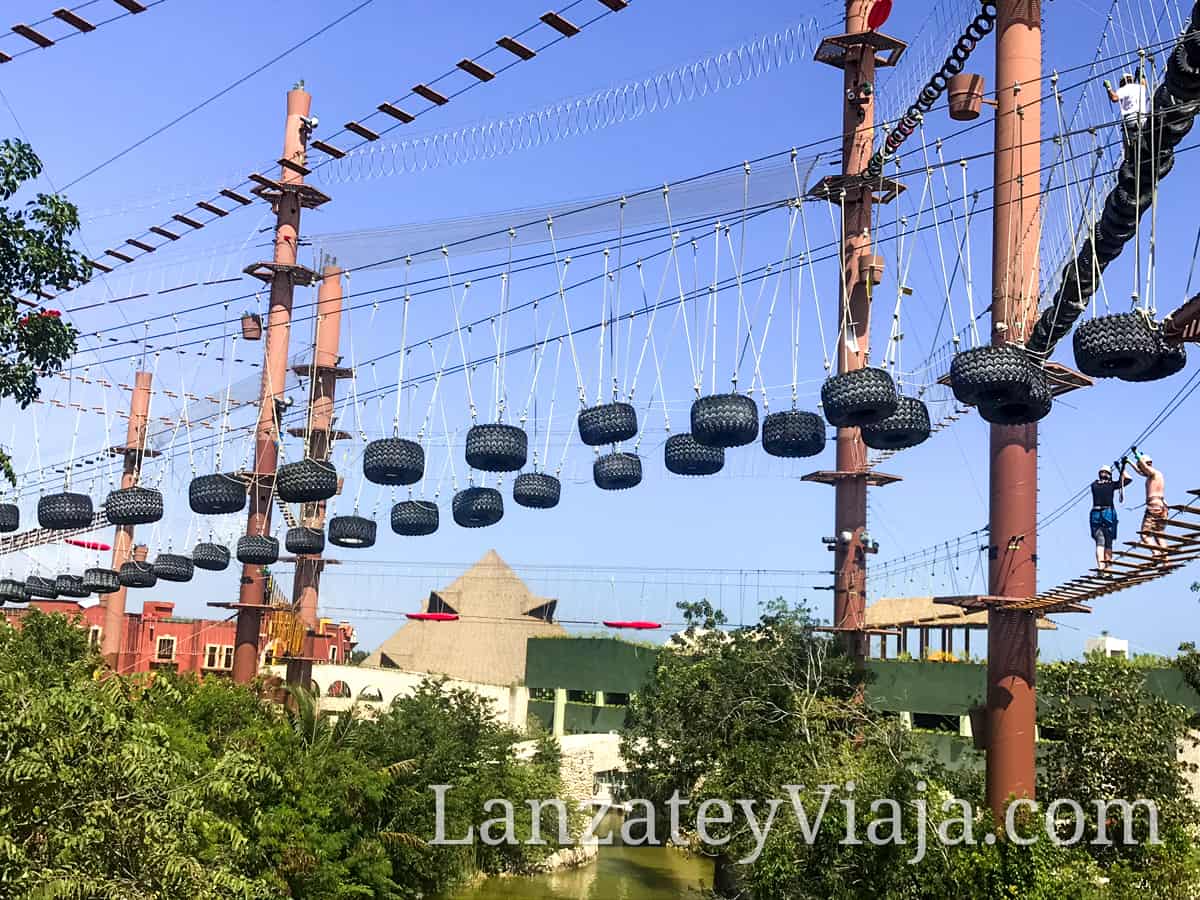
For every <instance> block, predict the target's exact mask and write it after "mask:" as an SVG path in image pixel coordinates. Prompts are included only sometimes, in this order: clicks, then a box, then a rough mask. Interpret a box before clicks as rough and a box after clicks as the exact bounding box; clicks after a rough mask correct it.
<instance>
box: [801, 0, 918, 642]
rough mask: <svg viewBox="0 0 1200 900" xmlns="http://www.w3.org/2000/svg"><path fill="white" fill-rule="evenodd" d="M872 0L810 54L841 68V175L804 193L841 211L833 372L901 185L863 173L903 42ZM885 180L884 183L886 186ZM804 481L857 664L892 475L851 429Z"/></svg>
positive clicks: (844, 363)
mask: <svg viewBox="0 0 1200 900" xmlns="http://www.w3.org/2000/svg"><path fill="white" fill-rule="evenodd" d="M873 4H874V0H846V33H845V34H841V35H837V36H836V37H831V38H826V39H825V40H824V41H823V42H822V43H821V46H820V47H819V48H818V49H817V54H816V59H817V60H818V61H819V62H824V63H827V64H829V65H832V66H835V67H837V68H840V69H842V71H843V79H842V93H841V102H842V174H841V176H840V177H838V176H835V177H832V178H826V179H823V180H822V181H821V182H820V183H819V184H818V185H817V186H816V187H815V188H813V189H812V190H811V191H810V192H809V197H819V198H823V199H825V200H826V201H827V202H833V203H836V204H838V206H839V207H840V208H841V210H842V236H841V237H842V240H841V253H842V265H841V272H840V274H839V278H838V323H839V326H838V343H837V371H838V374H842V373H845V372H852V371H855V370H857V369H862V368H864V367H866V366H867V365H868V362H869V358H870V336H871V335H870V326H871V288H872V283H873V282H874V281H876V280H878V276H879V261H880V260H878V258H876V257H874V256H873V254H872V252H871V250H872V236H871V210H872V206H873V205H874V204H875V203H877V202H888V201H889V200H891V199H892V198H893V197H895V195H896V194H897V193H898V192H899V190H901V188H900V187H899V185H896V184H895V183H894V182H888V180H887V179H872V180H870V181H868V179H867V178H866V177H865V176H866V171H867V164H868V163H869V162H870V159H871V154H872V151H873V149H874V148H873V146H872V144H873V141H874V137H875V70H876V68H877V67H880V66H890V65H895V64H896V61H897V60H898V59H899V57H900V54H901V52H902V51H903V49H904V44H903V42H901V41H898V40H896V39H895V38H890V37H888V36H886V35H884V34H881V33H879V32H877V31H874V30H872V29H871V28H870V27H869V26H868V24H867V16H868V13H869V12H870V10H871V7H872V6H873ZM885 182H886V185H885ZM805 479H806V480H811V481H821V482H823V483H826V484H832V485H833V487H834V544H833V551H834V566H833V568H834V582H833V584H834V587H833V591H834V593H833V627H834V628H835V629H836V630H837V631H838V633H839V634H840V635H841V639H842V641H843V644H844V645H845V647H846V649H847V652H849V654H850V655H851V656H852V657H853V658H854V659H855V660H856V661H857V662H859V663H861V662H863V661H864V660H865V659H866V657H867V655H868V651H869V649H870V638H869V635H868V634H867V632H866V631H865V630H864V629H865V626H866V596H867V594H866V591H867V554H868V547H867V545H866V541H865V540H864V535H865V534H866V531H867V487H868V485H869V484H873V483H875V484H878V483H888V482H889V481H891V480H896V479H893V478H891V477H890V476H886V477H885V478H883V479H882V480H881V479H879V478H877V477H875V476H874V475H873V474H872V473H871V471H870V467H869V465H868V462H867V448H866V445H865V444H863V442H862V437H861V434H860V430H859V429H858V428H839V429H838V430H837V467H836V471H834V472H817V473H813V474H811V475H807V476H805Z"/></svg>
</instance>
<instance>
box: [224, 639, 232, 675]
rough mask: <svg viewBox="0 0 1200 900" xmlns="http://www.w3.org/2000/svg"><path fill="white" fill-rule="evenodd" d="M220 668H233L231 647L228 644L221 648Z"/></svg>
mask: <svg viewBox="0 0 1200 900" xmlns="http://www.w3.org/2000/svg"><path fill="white" fill-rule="evenodd" d="M221 668H222V669H232V668H233V646H232V645H230V644H226V645H225V646H224V647H222V648H221Z"/></svg>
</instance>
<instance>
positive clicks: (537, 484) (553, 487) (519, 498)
mask: <svg viewBox="0 0 1200 900" xmlns="http://www.w3.org/2000/svg"><path fill="white" fill-rule="evenodd" d="M561 496H562V482H560V481H559V480H558V479H557V478H555V477H554V476H553V475H547V474H546V473H545V472H523V473H521V474H520V475H518V476H517V478H516V480H515V481H514V482H513V500H514V501H516V504H517V505H518V506H524V507H525V508H527V509H553V508H554V507H556V506H558V501H559V498H560V497H561Z"/></svg>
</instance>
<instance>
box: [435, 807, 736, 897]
mask: <svg viewBox="0 0 1200 900" xmlns="http://www.w3.org/2000/svg"><path fill="white" fill-rule="evenodd" d="M619 822H620V820H619V819H616V820H615V821H614V822H613V823H612V824H616V825H617V827H618V829H619V827H620V825H619ZM597 831H598V833H599V834H601V835H603V834H604V833H605V831H604V829H603V828H600V829H597ZM618 839H619V831H618ZM712 868H713V867H712V862H711V861H709V860H707V859H703V858H700V857H695V856H688V855H687V854H684V853H681V852H680V851H678V850H673V849H671V848H668V847H626V846H622V845H621V844H619V843H614V844H613V845H612V846H608V847H605V846H601V847H600V855H599V856H598V857H597V858H596V859H595V860H594V861H592V862H590V863H588V864H587V865H585V866H581V867H580V868H578V869H563V870H560V871H557V872H549V873H546V874H544V875H532V876H529V877H522V878H489V879H487V880H486V881H481V882H479V883H478V884H475V885H472V886H471V887H469V888H465V889H463V890H461V891H459V892H458V893H456V894H453V895H451V897H450V898H447V900H676V898H689V897H690V898H698V897H699V893H698V891H699V889H701V888H707V887H711V886H712Z"/></svg>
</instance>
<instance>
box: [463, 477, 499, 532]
mask: <svg viewBox="0 0 1200 900" xmlns="http://www.w3.org/2000/svg"><path fill="white" fill-rule="evenodd" d="M450 509H451V512H452V513H453V515H454V521H455V523H456V524H458V525H461V526H462V527H463V528H487V527H488V526H489V525H495V524H496V523H497V522H499V521H500V520H501V519H503V518H504V497H503V495H502V494H501V493H500V492H499V491H498V490H496V489H495V488H490V487H469V488H466V489H465V490H461V491H459V492H458V493H457V494H455V495H454V501H453V502H452V503H451V506H450Z"/></svg>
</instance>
